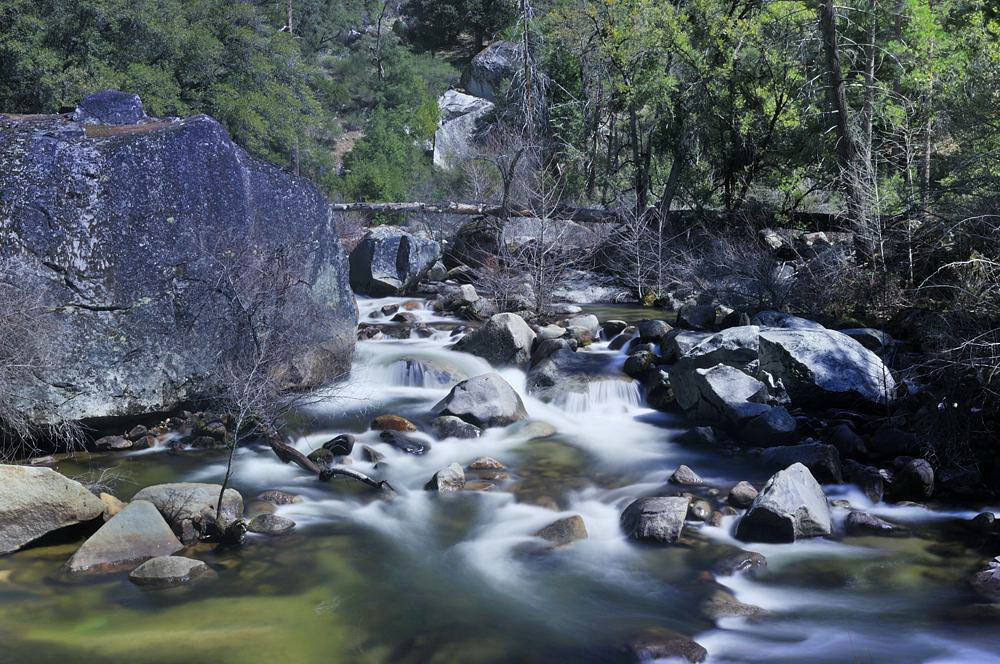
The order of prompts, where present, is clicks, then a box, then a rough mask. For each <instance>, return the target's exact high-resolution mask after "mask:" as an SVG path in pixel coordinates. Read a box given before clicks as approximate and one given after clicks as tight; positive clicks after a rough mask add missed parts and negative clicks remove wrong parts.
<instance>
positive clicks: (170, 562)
mask: <svg viewBox="0 0 1000 664" xmlns="http://www.w3.org/2000/svg"><path fill="white" fill-rule="evenodd" d="M211 573H212V569H211V568H210V567H209V566H208V565H206V564H205V563H203V562H202V561H200V560H194V559H192V558H184V557H183V556H159V557H157V558H151V559H150V560H147V561H146V562H144V563H143V564H141V565H139V566H138V567H136V568H135V569H134V570H132V572H131V573H129V575H128V580H129V581H131V582H132V583H134V584H136V585H137V586H146V587H149V588H172V587H174V586H182V585H184V584H185V583H190V582H191V581H194V580H195V579H197V578H198V577H202V576H205V575H210V574H211Z"/></svg>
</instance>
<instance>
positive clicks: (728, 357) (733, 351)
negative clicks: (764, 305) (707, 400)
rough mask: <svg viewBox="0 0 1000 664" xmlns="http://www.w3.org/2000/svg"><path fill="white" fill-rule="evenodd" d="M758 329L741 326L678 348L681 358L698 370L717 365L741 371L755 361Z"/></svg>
mask: <svg viewBox="0 0 1000 664" xmlns="http://www.w3.org/2000/svg"><path fill="white" fill-rule="evenodd" d="M759 341H760V328H759V327H757V326H756V325H741V326H739V327H730V328H726V329H725V330H722V331H721V332H716V333H715V334H713V335H711V336H709V337H706V338H705V339H702V340H701V341H699V342H698V343H697V344H695V345H694V346H691V347H688V348H680V347H679V348H678V352H679V353H680V355H681V357H687V358H690V359H691V362H692V363H693V364H694V366H696V367H699V368H708V367H714V366H715V365H717V364H725V365H726V366H730V367H735V368H737V369H743V368H744V367H746V366H747V365H748V364H750V363H751V362H753V361H755V360H756V359H757V347H758V345H759Z"/></svg>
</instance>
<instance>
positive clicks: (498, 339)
mask: <svg viewBox="0 0 1000 664" xmlns="http://www.w3.org/2000/svg"><path fill="white" fill-rule="evenodd" d="M534 341H535V332H534V330H532V329H531V327H530V326H529V325H528V324H527V323H525V322H524V319H523V318H521V317H520V316H518V315H517V314H509V313H508V314H496V315H495V316H492V317H491V318H490V319H489V320H488V321H486V323H485V324H484V325H483V326H482V327H480V328H479V329H478V330H475V331H473V332H470V333H469V334H467V335H465V336H464V337H462V338H461V339H459V340H458V343H457V344H455V350H458V351H462V352H463V353H472V354H473V355H478V356H479V357H481V358H483V359H484V360H486V361H487V362H489V363H490V364H491V365H493V366H495V367H505V366H515V367H526V366H528V362H529V361H530V360H531V345H532V344H533V343H534Z"/></svg>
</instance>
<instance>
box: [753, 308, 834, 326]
mask: <svg viewBox="0 0 1000 664" xmlns="http://www.w3.org/2000/svg"><path fill="white" fill-rule="evenodd" d="M750 323H751V324H753V325H759V326H760V327H778V328H784V329H786V330H825V329H826V328H825V327H823V326H822V325H820V324H819V323H817V322H815V321H811V320H808V319H805V318H800V317H799V316H793V315H792V314H786V313H784V312H783V311H761V312H760V313H758V314H754V315H753V316H752V317H751V318H750Z"/></svg>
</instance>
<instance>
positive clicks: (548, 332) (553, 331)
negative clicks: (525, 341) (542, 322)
mask: <svg viewBox="0 0 1000 664" xmlns="http://www.w3.org/2000/svg"><path fill="white" fill-rule="evenodd" d="M536 334H537V335H538V338H539V340H541V341H545V340H547V339H558V338H559V337H561V336H563V335H564V334H566V328H564V327H560V326H558V325H555V324H553V325H546V326H544V327H540V328H538V331H537V332H536Z"/></svg>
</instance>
